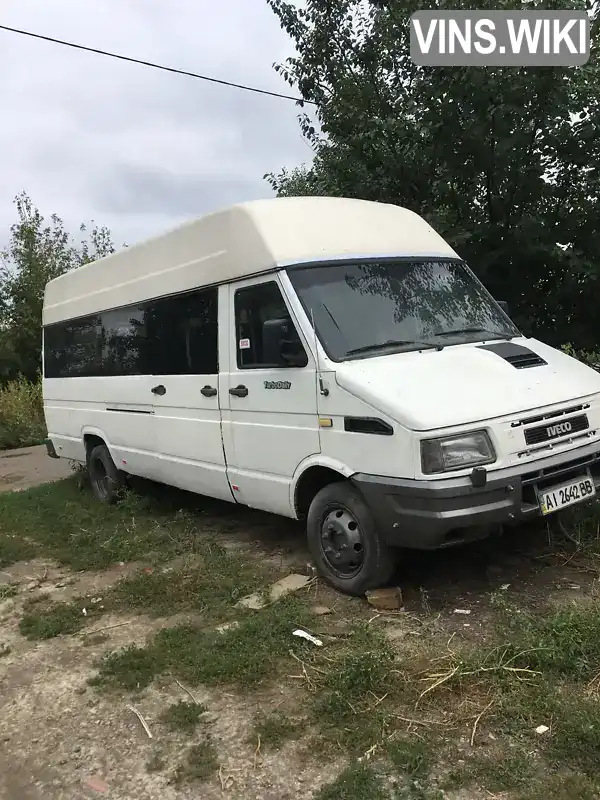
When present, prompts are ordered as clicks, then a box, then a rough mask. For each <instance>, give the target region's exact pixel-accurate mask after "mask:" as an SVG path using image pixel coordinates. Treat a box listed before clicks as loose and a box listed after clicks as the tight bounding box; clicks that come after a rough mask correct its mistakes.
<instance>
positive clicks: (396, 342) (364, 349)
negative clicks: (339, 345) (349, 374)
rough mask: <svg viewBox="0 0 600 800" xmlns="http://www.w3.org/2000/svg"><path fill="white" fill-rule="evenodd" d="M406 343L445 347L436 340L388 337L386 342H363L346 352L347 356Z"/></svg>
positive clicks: (438, 347)
mask: <svg viewBox="0 0 600 800" xmlns="http://www.w3.org/2000/svg"><path fill="white" fill-rule="evenodd" d="M405 344H418V345H422V346H423V347H435V349H436V350H443V349H444V348H443V347H442V346H441V345H439V344H435V343H434V342H421V341H419V340H418V339H387V340H386V341H385V342H377V343H375V344H363V345H362V346H361V347H353V348H352V350H348V351H347V352H346V355H347V356H352V355H355V354H356V353H367V352H368V351H369V350H384V349H385V348H386V347H395V346H396V345H398V346H400V345H405Z"/></svg>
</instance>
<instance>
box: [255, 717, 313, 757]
mask: <svg viewBox="0 0 600 800" xmlns="http://www.w3.org/2000/svg"><path fill="white" fill-rule="evenodd" d="M301 735H302V727H301V726H300V724H299V723H298V722H297V721H294V720H293V719H290V717H289V716H287V715H285V714H282V713H281V712H279V711H274V712H272V713H271V714H268V715H266V716H262V717H259V718H258V719H257V720H256V721H255V724H254V732H253V734H252V736H251V737H250V740H251V742H252V743H253V744H256V742H257V741H258V740H260V743H261V747H265V748H267V749H268V748H270V749H272V750H279V749H281V747H283V745H284V744H285V743H286V742H287V741H289V740H290V739H297V738H299V737H300V736H301Z"/></svg>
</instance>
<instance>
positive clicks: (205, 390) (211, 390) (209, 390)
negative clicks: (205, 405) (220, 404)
mask: <svg viewBox="0 0 600 800" xmlns="http://www.w3.org/2000/svg"><path fill="white" fill-rule="evenodd" d="M200 394H203V395H204V397H214V396H215V395H216V394H217V390H216V389H215V387H214V386H203V387H202V388H201V389H200Z"/></svg>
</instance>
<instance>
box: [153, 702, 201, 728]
mask: <svg viewBox="0 0 600 800" xmlns="http://www.w3.org/2000/svg"><path fill="white" fill-rule="evenodd" d="M207 710H208V709H207V708H206V706H204V705H202V704H200V703H186V702H184V701H182V700H180V701H179V702H178V703H174V704H173V705H171V706H169V708H167V710H166V711H165V712H164V713H163V714H162V716H161V720H162V722H164V723H165V724H166V725H167V726H168V727H169V728H170V729H171V730H172V731H184V732H185V733H193V732H194V731H195V730H196V728H197V726H198V724H199V723H200V719H201V718H202V715H203V714H206V712H207Z"/></svg>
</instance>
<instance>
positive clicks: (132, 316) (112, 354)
mask: <svg viewBox="0 0 600 800" xmlns="http://www.w3.org/2000/svg"><path fill="white" fill-rule="evenodd" d="M146 313H147V312H146V309H145V308H144V307H143V306H129V307H127V308H119V309H115V310H114V311H103V312H102V340H101V364H102V366H101V368H100V370H99V372H100V374H102V375H106V376H107V377H109V376H116V375H145V374H147V373H148V359H147V330H146V327H147V326H146ZM90 355H91V353H90ZM96 363H97V362H96Z"/></svg>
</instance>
